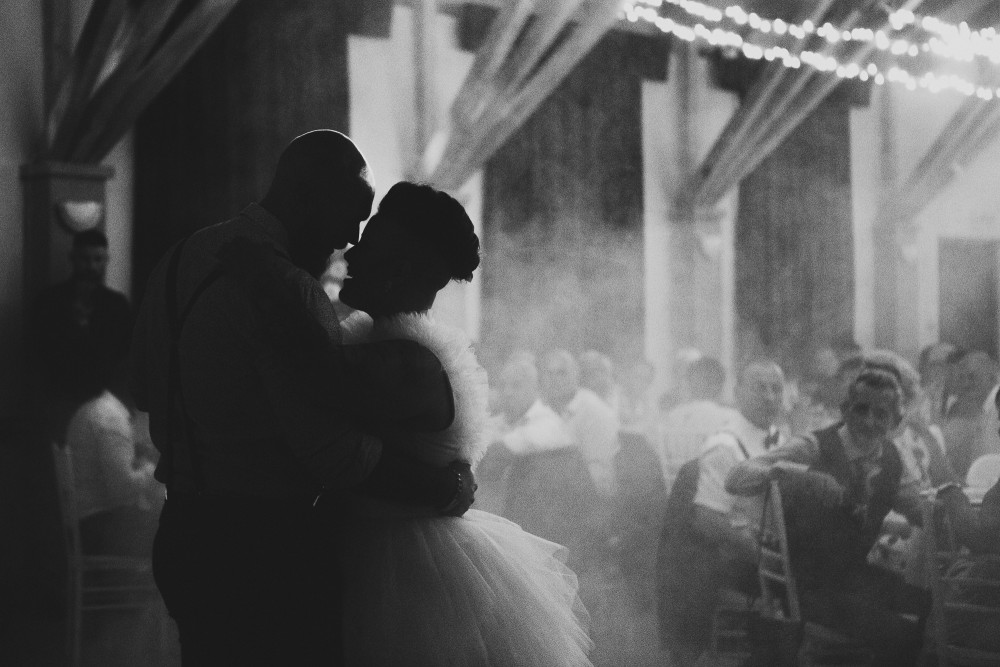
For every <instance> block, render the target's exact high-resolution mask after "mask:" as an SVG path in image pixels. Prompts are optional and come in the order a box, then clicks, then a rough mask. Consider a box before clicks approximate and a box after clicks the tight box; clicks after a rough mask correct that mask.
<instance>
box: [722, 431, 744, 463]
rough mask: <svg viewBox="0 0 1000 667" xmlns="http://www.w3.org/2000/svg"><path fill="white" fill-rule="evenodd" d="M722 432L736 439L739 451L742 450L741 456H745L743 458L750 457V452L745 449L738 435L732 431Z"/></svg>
mask: <svg viewBox="0 0 1000 667" xmlns="http://www.w3.org/2000/svg"><path fill="white" fill-rule="evenodd" d="M723 433H725V434H727V435H731V436H733V440H735V441H736V444H737V445H738V446H739V448H740V451H741V452H743V458H745V459H749V458H750V452H748V451H747V448H746V446H745V445H744V444H743V441H742V440H740V436H738V435H736V434H735V433H733V432H732V431H723Z"/></svg>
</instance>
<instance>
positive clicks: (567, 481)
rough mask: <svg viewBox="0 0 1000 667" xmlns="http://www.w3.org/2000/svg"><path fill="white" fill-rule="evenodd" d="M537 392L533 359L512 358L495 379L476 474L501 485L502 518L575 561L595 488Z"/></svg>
mask: <svg viewBox="0 0 1000 667" xmlns="http://www.w3.org/2000/svg"><path fill="white" fill-rule="evenodd" d="M538 392H539V390H538V371H537V370H536V368H535V363H534V360H533V359H532V358H531V357H528V356H525V355H521V354H518V355H514V356H512V357H511V359H510V360H509V361H508V362H507V364H506V365H505V366H504V368H503V370H502V372H501V374H500V380H499V382H498V387H497V407H498V408H499V410H500V414H499V415H497V416H498V417H499V419H498V420H497V421H496V423H495V424H494V435H493V438H494V442H493V444H491V445H490V448H489V449H488V450H487V453H486V455H485V456H484V458H483V460H482V462H481V463H480V464H479V467H478V468H477V470H476V474H477V477H478V478H479V479H480V480H481V484H483V485H485V486H486V487H487V488H491V487H497V486H500V480H503V482H504V483H505V487H506V488H505V491H504V494H503V499H502V501H501V503H500V505H501V508H502V509H501V511H500V513H501V514H502V515H503V516H505V517H506V518H508V519H510V520H511V521H513V522H515V523H517V524H518V525H520V526H521V527H522V528H524V529H525V530H526V531H528V532H530V533H534V534H535V535H538V536H540V537H544V538H545V539H548V540H552V541H553V542H557V543H559V544H562V545H563V546H566V547H568V548H569V549H570V551H571V558H572V559H573V560H574V561H576V560H577V557H578V556H579V554H580V552H581V551H582V550H583V549H584V547H585V546H586V545H585V542H586V540H588V539H589V534H588V533H587V530H588V528H589V523H590V520H591V514H592V508H593V505H594V502H595V499H596V491H595V490H594V487H593V484H592V483H591V480H590V476H589V474H588V472H587V464H586V460H585V459H584V457H583V455H582V453H581V452H580V450H579V449H578V448H577V447H575V446H574V445H575V442H574V440H573V436H572V434H571V432H570V430H569V428H568V427H567V425H566V423H565V422H564V421H563V419H562V418H561V417H560V416H559V415H557V414H556V413H555V412H554V411H553V410H552V408H550V407H549V406H547V405H546V404H544V403H543V402H542V401H541V400H540V398H539V393H538ZM477 502H478V501H477Z"/></svg>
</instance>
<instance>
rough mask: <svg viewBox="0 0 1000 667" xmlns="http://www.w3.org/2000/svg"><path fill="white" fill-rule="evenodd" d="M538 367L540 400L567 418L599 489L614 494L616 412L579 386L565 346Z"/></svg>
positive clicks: (602, 492)
mask: <svg viewBox="0 0 1000 667" xmlns="http://www.w3.org/2000/svg"><path fill="white" fill-rule="evenodd" d="M540 370H541V373H540V378H541V389H542V398H543V400H544V401H545V403H546V404H548V405H549V406H550V407H551V408H552V409H553V410H555V412H556V413H557V414H558V415H559V416H561V417H562V418H563V420H564V421H565V422H566V425H567V427H568V428H569V431H570V433H571V435H572V437H573V440H574V442H575V443H576V446H577V448H578V449H579V450H580V452H581V453H582V454H583V458H584V460H585V461H586V463H587V470H588V471H589V472H590V477H591V479H592V480H593V482H594V486H595V487H597V491H598V493H600V494H601V495H602V496H604V497H605V498H610V497H612V496H614V494H615V491H616V489H617V480H616V478H615V467H614V458H615V454H617V453H618V450H619V447H620V445H619V442H618V415H616V414H615V411H614V410H613V409H612V408H611V406H610V405H608V404H607V403H605V402H604V401H603V400H601V398H600V397H599V396H598V395H597V394H595V393H594V392H592V391H591V390H589V389H584V388H583V387H581V386H580V368H579V365H578V364H577V362H576V359H574V358H573V355H572V354H570V353H569V352H568V351H567V350H561V349H560V350H553V351H551V352H549V353H548V354H546V355H545V356H544V357H543V358H542V363H541V369H540Z"/></svg>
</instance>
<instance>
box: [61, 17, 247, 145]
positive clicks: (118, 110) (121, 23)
mask: <svg viewBox="0 0 1000 667" xmlns="http://www.w3.org/2000/svg"><path fill="white" fill-rule="evenodd" d="M238 1H239V0H94V3H93V4H92V5H91V8H90V13H89V14H88V15H87V19H86V22H85V24H84V27H83V30H82V32H81V34H80V38H79V40H78V42H77V45H76V48H75V49H74V52H73V58H72V61H71V63H70V65H69V67H68V68H67V70H68V71H67V73H66V76H65V79H64V80H63V81H62V82H61V84H59V85H58V94H57V96H56V98H55V101H54V103H53V106H52V109H51V110H50V112H49V118H48V119H47V123H46V127H47V137H46V139H47V145H48V146H49V149H48V153H47V155H46V158H47V159H48V160H52V161H59V162H72V163H82V164H94V163H98V162H100V161H101V160H102V159H104V157H105V156H106V155H107V153H108V152H109V151H110V150H111V149H112V148H113V147H114V146H115V144H117V143H118V141H120V140H121V138H122V136H123V135H124V134H125V133H126V132H127V131H128V129H129V128H130V127H131V126H132V125H133V124H134V123H135V120H136V119H137V118H138V116H139V114H141V113H142V111H143V109H145V107H146V105H148V104H149V102H150V101H152V99H153V98H154V97H156V95H157V94H158V93H159V92H160V91H161V90H162V89H163V87H164V86H166V85H167V83H169V82H170V80H171V78H173V76H174V75H175V74H176V73H177V71H178V70H180V68H181V67H183V66H184V64H185V63H186V62H187V61H188V59H189V58H190V57H191V56H192V55H193V54H194V53H195V51H197V50H198V47H200V46H201V44H202V43H203V42H204V41H205V40H206V39H207V38H208V36H209V35H211V34H212V32H213V31H214V30H215V28H216V27H217V26H218V25H219V23H220V22H221V21H222V20H223V19H224V18H225V17H226V16H227V15H228V14H229V12H230V11H231V10H232V9H233V7H235V6H236V4H237V2H238Z"/></svg>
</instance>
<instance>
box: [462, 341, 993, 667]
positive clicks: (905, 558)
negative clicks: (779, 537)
mask: <svg viewBox="0 0 1000 667" xmlns="http://www.w3.org/2000/svg"><path fill="white" fill-rule="evenodd" d="M805 366H806V370H805V372H801V373H799V377H794V378H790V377H787V376H786V374H785V372H784V370H783V369H782V368H781V366H780V365H779V364H778V363H776V362H775V361H773V360H768V359H758V360H754V361H752V362H751V363H749V364H747V365H746V366H744V367H743V368H741V369H739V372H738V373H737V374H736V377H734V378H730V377H728V376H727V372H726V369H725V367H724V365H723V364H722V363H721V362H720V361H719V360H717V359H714V358H712V357H710V356H708V355H704V354H701V353H700V352H699V351H697V350H695V349H690V348H689V349H684V350H681V351H680V352H679V353H678V354H677V356H676V359H675V360H674V364H673V368H672V376H673V379H674V382H673V384H672V386H669V387H668V388H667V389H666V390H665V391H661V392H659V393H657V390H656V389H655V388H656V387H660V386H662V385H661V384H660V383H658V382H657V378H656V377H655V371H654V366H653V365H652V364H650V363H649V362H647V361H645V360H639V361H637V362H635V363H632V364H629V365H627V366H624V367H622V368H615V366H614V364H613V362H612V360H611V359H610V358H609V357H608V356H606V355H604V354H602V353H600V352H598V351H595V350H588V351H585V352H582V353H579V354H572V353H570V352H569V351H567V350H551V351H547V352H545V353H543V354H538V355H536V354H534V353H532V352H530V351H518V352H515V353H514V354H512V355H511V356H510V358H509V359H508V360H507V361H506V363H505V364H504V365H503V367H502V368H500V369H497V370H495V371H494V372H492V373H491V390H492V399H493V400H492V412H493V423H492V435H491V437H492V444H491V446H490V448H489V450H488V453H487V456H486V458H485V459H484V461H483V463H482V464H481V465H480V467H479V470H478V472H477V475H478V479H479V481H480V493H479V496H478V497H477V507H479V508H481V509H486V510H489V511H494V512H497V513H499V514H502V515H503V516H506V517H508V518H510V519H512V520H514V521H516V522H518V523H520V524H521V525H522V526H523V527H524V528H525V529H527V530H529V531H531V532H533V533H536V534H538V535H541V536H543V537H546V538H548V539H551V540H553V541H555V542H559V543H561V544H563V545H565V546H567V547H568V549H569V552H568V553H569V559H570V564H571V565H572V566H573V567H574V569H575V570H576V572H577V573H578V575H579V577H580V581H581V596H582V597H583V599H584V602H585V603H586V604H587V606H588V609H590V610H591V614H592V623H593V628H592V633H593V635H594V640H595V642H596V644H597V649H596V652H597V653H596V655H595V656H594V658H595V664H663V660H664V658H663V655H662V652H664V651H665V652H667V653H668V654H669V656H670V657H669V660H670V661H671V662H670V664H674V665H687V664H690V665H694V664H712V663H711V662H705V661H706V660H707V659H708V658H707V657H706V656H708V655H709V653H710V648H711V646H710V644H711V642H712V637H711V634H712V628H713V619H714V614H715V613H717V611H718V608H719V606H720V604H723V601H724V600H725V599H726V596H731V595H735V596H737V598H738V599H739V600H741V601H746V604H747V605H748V606H749V605H752V604H753V602H754V600H755V599H757V598H759V596H760V590H759V583H758V578H757V567H758V561H759V544H758V539H757V538H758V536H759V527H760V522H761V517H762V512H763V506H764V497H765V494H766V491H767V487H768V484H769V483H770V482H771V481H772V480H774V481H777V482H778V483H779V486H780V488H781V490H782V493H783V497H784V501H785V520H786V523H787V526H788V542H789V548H790V549H791V560H792V562H793V563H794V564H795V565H794V570H795V572H796V578H797V580H798V581H797V585H798V589H799V590H798V596H799V598H800V600H799V602H800V604H801V607H802V616H803V617H805V619H806V620H810V621H813V622H815V623H821V624H822V625H824V626H826V627H829V628H832V629H835V630H836V631H837V632H839V633H842V634H843V635H844V636H846V637H849V638H851V639H852V640H853V641H856V642H858V644H859V645H861V646H862V647H864V648H865V649H867V650H868V651H869V652H870V655H871V656H873V659H874V660H875V662H874V663H873V664H879V665H882V664H885V665H892V664H898V665H912V664H917V660H918V659H920V656H921V655H923V656H924V658H923V659H926V656H927V654H928V652H929V651H932V648H933V647H929V646H928V644H927V642H926V641H925V638H926V637H927V636H928V635H929V632H930V630H929V628H928V625H927V620H928V618H929V616H930V606H931V596H930V584H929V582H928V581H927V575H926V571H925V568H924V559H923V553H924V551H923V550H924V549H925V542H926V539H925V534H924V531H923V529H922V508H923V505H922V502H923V500H924V499H926V498H928V497H933V494H934V492H935V490H951V489H955V488H958V487H961V486H965V485H966V484H965V481H966V477H967V476H968V475H969V474H970V469H971V473H972V474H973V475H975V474H976V470H977V468H976V466H975V465H974V462H976V461H981V460H985V459H989V458H991V457H1000V435H998V433H997V423H998V422H997V412H996V408H995V402H996V399H997V391H998V385H1000V372H998V370H1000V369H998V366H997V364H996V362H995V361H994V360H993V359H992V358H991V357H990V356H989V355H988V354H986V353H983V352H979V351H967V350H961V349H957V348H956V347H955V346H952V345H950V344H946V343H940V344H936V345H932V346H929V347H927V348H926V349H924V350H923V351H922V352H921V354H920V356H919V360H918V363H917V364H916V365H914V364H911V363H910V362H909V361H908V360H906V359H905V358H903V357H902V356H901V355H898V354H896V353H894V352H891V351H888V350H877V349H871V350H868V349H862V348H861V347H860V346H857V345H853V344H846V345H840V346H838V347H837V348H825V349H821V350H818V351H816V353H815V355H814V356H813V358H812V360H810V362H809V363H807V364H806V365H805ZM730 396H731V398H730ZM984 457H985V459H984ZM995 481H996V480H995V479H992V480H990V481H989V484H993V483H994V482H995ZM945 496H947V497H949V498H952V499H953V498H954V497H961V498H966V496H965V495H964V494H963V493H962V492H958V494H957V496H956V494H952V493H944V492H942V497H945ZM977 502H978V500H977ZM951 504H952V505H954V506H955V507H956V508H959V509H956V510H955V511H956V512H958V511H960V509H961V508H960V507H959V506H962V507H965V506H967V504H968V503H967V502H966V505H962V503H961V502H959V501H955V502H952V503H951ZM623 638H626V639H623ZM629 638H630V639H629ZM922 649H927V650H923V651H922ZM605 651H606V653H604V652H605ZM616 660H617V662H616ZM622 660H624V662H621V661H622ZM657 661H660V662H659V663H657ZM699 661H700V662H699Z"/></svg>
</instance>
